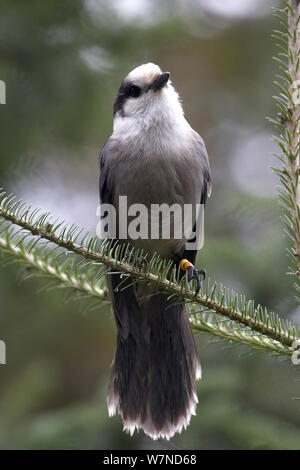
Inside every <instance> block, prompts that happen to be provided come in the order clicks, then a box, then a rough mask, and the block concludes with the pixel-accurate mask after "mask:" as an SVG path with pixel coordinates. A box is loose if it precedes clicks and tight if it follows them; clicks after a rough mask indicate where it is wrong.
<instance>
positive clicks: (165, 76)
mask: <svg viewBox="0 0 300 470" xmlns="http://www.w3.org/2000/svg"><path fill="white" fill-rule="evenodd" d="M169 78H170V72H163V73H161V74H160V75H159V77H158V78H157V79H156V80H155V81H154V82H153V83H152V85H151V86H150V87H149V88H150V90H153V91H159V90H161V89H162V88H163V87H164V86H165V85H166V83H168V81H169Z"/></svg>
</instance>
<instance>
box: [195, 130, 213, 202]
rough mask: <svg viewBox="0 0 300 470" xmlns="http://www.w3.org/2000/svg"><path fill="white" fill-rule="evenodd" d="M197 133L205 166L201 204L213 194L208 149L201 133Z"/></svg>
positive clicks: (200, 154) (200, 155)
mask: <svg viewBox="0 0 300 470" xmlns="http://www.w3.org/2000/svg"><path fill="white" fill-rule="evenodd" d="M195 134H196V138H197V141H198V145H199V158H201V160H202V168H203V170H202V171H203V184H202V191H201V200H200V204H206V201H207V198H208V197H210V195H211V176H210V164H209V159H208V155H207V150H206V147H205V143H204V140H203V139H202V137H200V135H199V134H197V133H196V132H195Z"/></svg>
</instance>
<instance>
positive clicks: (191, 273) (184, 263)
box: [179, 259, 206, 297]
mask: <svg viewBox="0 0 300 470" xmlns="http://www.w3.org/2000/svg"><path fill="white" fill-rule="evenodd" d="M179 266H180V269H181V270H182V271H186V272H187V274H188V282H191V281H192V280H193V279H195V280H196V282H197V287H196V292H195V297H196V296H197V295H198V293H199V291H200V289H201V276H202V280H203V281H204V279H205V277H206V271H205V269H196V268H195V266H194V265H193V264H192V263H191V262H190V261H189V260H187V259H182V260H181V261H180V263H179Z"/></svg>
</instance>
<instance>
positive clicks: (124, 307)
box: [99, 62, 211, 440]
mask: <svg viewBox="0 0 300 470" xmlns="http://www.w3.org/2000/svg"><path fill="white" fill-rule="evenodd" d="M113 116H114V117H113V133H112V135H111V137H110V138H109V139H108V140H107V142H106V143H105V145H104V147H103V149H102V151H101V153H100V181H99V187H100V206H101V205H102V204H105V205H107V204H109V205H111V206H112V207H114V208H115V211H116V214H117V216H118V215H123V216H124V213H123V212H125V211H123V209H124V208H122V207H121V205H119V200H120V197H121V196H122V197H123V196H126V198H127V202H128V206H129V207H130V205H134V204H143V205H144V206H145V207H146V208H150V207H151V206H152V205H153V204H162V203H164V204H168V205H172V204H177V205H179V206H180V207H183V206H184V205H185V204H190V205H193V206H196V205H197V204H200V205H205V203H206V200H207V197H208V196H210V193H211V171H210V164H209V159H208V154H207V151H206V147H205V143H204V141H203V139H202V138H201V137H200V135H199V134H198V133H197V132H196V131H194V130H193V129H192V127H191V126H190V125H189V123H188V122H187V120H186V119H185V116H184V111H183V107H182V103H181V99H180V97H179V95H178V93H177V91H176V90H175V88H174V86H173V84H172V82H171V79H170V73H169V72H162V70H161V68H160V67H159V66H158V65H156V64H153V63H151V62H148V63H145V64H142V65H139V66H138V67H136V68H134V69H133V70H132V71H130V72H129V73H128V75H127V76H126V77H125V79H124V80H123V81H122V83H121V86H120V88H119V91H118V93H117V96H116V98H115V101H114V106H113ZM126 216H127V215H126V214H125V217H126ZM117 220H118V217H117ZM193 220H194V222H195V219H193ZM117 225H118V224H117ZM112 238H115V239H116V240H117V241H119V243H127V244H128V246H130V247H131V248H133V249H142V250H144V251H145V252H147V253H148V254H149V256H153V255H154V254H156V255H159V256H160V257H161V258H162V259H164V260H172V261H173V262H174V264H175V265H176V267H178V270H179V271H180V272H181V275H185V274H187V277H188V281H191V280H192V279H195V280H196V282H197V289H196V294H197V293H198V291H199V288H200V284H201V280H202V278H204V276H205V271H204V270H198V269H196V267H195V264H196V258H197V253H198V249H197V247H193V246H192V248H191V247H188V248H187V243H186V242H187V240H186V238H185V237H184V236H182V237H181V238H179V239H175V238H174V237H172V236H171V237H170V238H169V239H163V238H162V237H158V239H157V238H155V239H151V237H149V238H147V239H142V238H139V237H132V238H130V237H129V236H127V238H126V237H125V239H124V238H122V237H121V236H120V233H119V232H118V227H117V230H116V233H114V237H112ZM145 238H146V237H145ZM106 278H107V284H108V290H109V295H110V299H111V304H112V309H113V312H114V317H115V321H116V326H117V339H116V348H115V355H114V359H113V363H112V366H111V375H110V379H109V385H108V392H107V405H108V413H109V416H113V415H115V414H116V413H119V414H120V415H121V418H122V420H123V426H124V430H126V431H127V432H129V433H130V434H131V435H132V434H133V433H134V431H138V430H140V429H142V430H143V431H144V433H145V434H147V435H148V436H150V437H151V438H152V439H154V440H155V439H159V438H164V439H170V438H171V437H173V436H174V434H175V433H180V432H181V431H182V430H183V429H185V428H186V427H187V426H188V424H189V422H190V419H191V416H192V415H194V414H196V406H197V402H198V398H197V394H196V389H195V381H196V380H197V379H199V378H201V365H200V361H199V359H198V354H197V348H196V344H195V339H194V337H193V333H192V329H191V326H190V323H189V319H188V316H187V313H186V308H185V305H184V303H183V302H180V301H177V302H176V301H174V299H170V298H169V297H170V296H169V295H168V294H166V293H163V292H156V293H155V295H151V289H153V288H151V287H149V286H147V285H146V284H145V283H133V284H134V285H132V283H131V284H130V281H126V282H127V286H126V282H125V286H126V288H123V287H124V280H123V281H122V279H121V275H120V273H111V272H110V273H107V276H106ZM121 282H122V289H118V286H119V285H120V283H121ZM152 293H153V292H152ZM149 294H150V295H149ZM177 300H178V299H177Z"/></svg>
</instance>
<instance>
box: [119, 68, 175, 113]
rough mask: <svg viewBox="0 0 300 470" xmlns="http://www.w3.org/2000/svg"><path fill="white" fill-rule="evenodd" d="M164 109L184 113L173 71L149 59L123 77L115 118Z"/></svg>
mask: <svg viewBox="0 0 300 470" xmlns="http://www.w3.org/2000/svg"><path fill="white" fill-rule="evenodd" d="M165 111H171V112H174V113H180V114H183V112H182V108H181V104H180V101H179V97H178V94H177V93H176V91H175V90H174V88H173V86H172V84H171V81H170V73H169V72H162V71H161V69H160V67H159V66H158V65H156V64H152V63H151V62H148V63H147V64H143V65H140V66H139V67H136V68H135V69H133V70H132V71H131V72H130V73H129V74H128V75H127V76H126V77H125V79H124V80H123V82H122V84H121V86H120V89H119V92H118V94H117V97H116V99H115V102H114V117H115V118H135V117H136V118H139V117H141V118H145V117H146V116H149V117H150V116H153V117H154V116H155V115H156V116H157V115H158V114H159V113H160V114H164V112H165Z"/></svg>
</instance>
